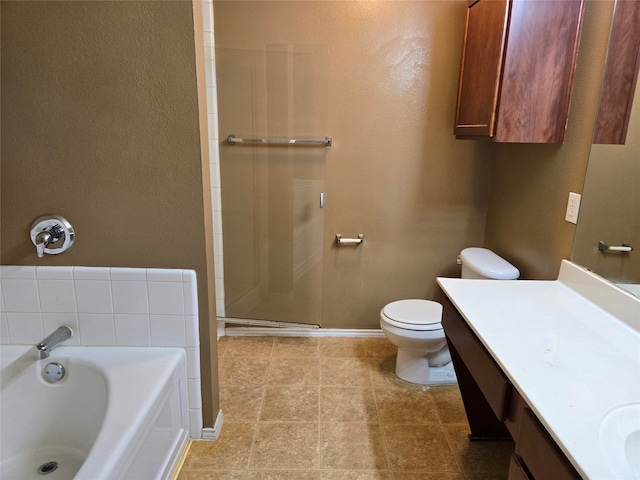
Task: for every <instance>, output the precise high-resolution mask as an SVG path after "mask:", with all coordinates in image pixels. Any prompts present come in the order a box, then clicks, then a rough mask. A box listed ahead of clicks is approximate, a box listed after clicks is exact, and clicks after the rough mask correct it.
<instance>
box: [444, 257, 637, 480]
mask: <svg viewBox="0 0 640 480" xmlns="http://www.w3.org/2000/svg"><path fill="white" fill-rule="evenodd" d="M585 274H586V275H587V276H590V277H594V276H593V274H590V273H588V272H586V271H584V270H583V269H581V267H577V266H575V265H574V264H571V263H570V262H566V261H563V265H562V269H561V273H560V277H559V279H558V280H555V281H527V280H513V281H508V280H507V281H505V280H467V279H455V278H438V283H439V284H440V286H441V287H442V289H443V290H444V292H445V293H446V294H447V296H448V297H449V299H450V300H451V301H452V303H453V304H454V305H455V306H456V308H457V309H458V310H459V312H460V313H461V315H462V316H463V317H464V318H465V320H466V321H467V323H468V324H469V326H470V327H471V329H472V330H473V331H474V332H475V333H476V335H477V336H478V338H479V339H480V340H481V341H482V343H483V344H484V345H485V347H486V348H487V350H488V351H489V352H490V353H491V355H492V356H493V358H494V359H495V361H496V362H497V363H498V364H499V365H500V367H501V368H502V369H503V371H504V372H505V374H506V375H507V377H508V378H509V380H510V381H511V382H512V383H513V385H514V386H515V387H516V388H517V389H518V391H519V392H520V394H521V395H522V396H523V398H524V399H525V400H526V402H527V404H528V405H529V406H530V407H531V409H532V410H533V411H534V412H535V414H536V416H537V417H538V418H539V419H540V421H541V422H542V423H543V425H544V426H545V427H546V429H547V430H548V432H549V433H550V435H551V436H552V437H553V438H554V440H555V441H556V443H557V444H558V446H559V447H560V448H561V449H562V450H563V452H564V453H565V455H566V456H567V458H568V459H569V460H570V461H571V463H572V464H573V465H574V467H575V468H576V470H578V472H579V473H580V474H581V475H582V476H583V477H584V478H585V479H592V480H605V479H613V478H616V476H615V474H614V473H613V471H612V470H611V468H610V466H609V465H608V463H610V462H611V459H610V458H605V455H604V454H603V453H602V451H601V448H600V445H599V427H600V422H601V420H602V418H603V417H604V416H605V415H606V414H607V413H608V412H610V411H611V410H612V409H614V408H615V407H618V406H620V405H624V404H629V403H635V402H640V332H639V331H638V330H636V328H637V323H640V300H639V301H637V302H636V300H637V299H635V298H634V297H632V296H631V295H628V298H626V297H624V298H622V302H620V301H619V300H620V298H617V299H614V300H613V305H614V306H613V308H612V309H611V310H613V311H614V313H615V315H614V314H612V313H610V312H609V311H607V310H605V309H604V308H602V306H601V305H602V303H601V302H600V301H599V300H596V303H593V302H592V301H591V300H590V299H589V300H588V299H587V298H586V297H585V296H583V295H584V294H585V293H586V294H591V291H592V290H593V288H592V287H593V278H588V279H587V282H586V283H584V284H583V282H582V281H581V278H580V277H581V276H582V275H585ZM563 277H565V278H563ZM576 278H577V279H578V280H577V283H576V281H575V279H576ZM590 282H591V283H590ZM585 285H586V286H585ZM596 290H597V289H596ZM614 290H615V292H614V296H615V295H616V292H621V290H617V289H615V288H614ZM578 292H580V293H578ZM601 294H602V291H601V289H600V290H599V291H598V292H597V294H596V296H598V295H601ZM623 295H624V293H623ZM590 298H591V297H590ZM597 303H600V305H598V304H597ZM620 303H622V304H625V308H626V310H625V312H624V314H623V315H622V317H625V316H626V320H627V321H629V322H630V323H632V324H633V323H634V322H636V325H635V327H636V328H633V327H632V326H630V325H629V324H627V323H625V322H624V321H621V319H620V318H621V317H620V316H619V315H618V313H619V311H616V310H615V309H616V308H617V307H616V305H620ZM605 306H606V305H605ZM629 421H630V422H631V421H637V420H635V419H629Z"/></svg>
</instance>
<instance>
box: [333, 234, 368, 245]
mask: <svg viewBox="0 0 640 480" xmlns="http://www.w3.org/2000/svg"><path fill="white" fill-rule="evenodd" d="M362 242H364V233H360V234H358V238H342V235H340V234H339V233H336V243H337V244H338V245H355V246H358V245H360V244H361V243H362Z"/></svg>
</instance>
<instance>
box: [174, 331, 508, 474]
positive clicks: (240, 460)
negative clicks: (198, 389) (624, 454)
mask: <svg viewBox="0 0 640 480" xmlns="http://www.w3.org/2000/svg"><path fill="white" fill-rule="evenodd" d="M218 350H219V359H220V362H219V365H220V403H221V408H222V411H223V413H224V424H223V427H222V433H221V435H220V438H219V439H218V440H217V441H215V442H204V441H198V442H194V443H193V445H192V446H191V449H190V451H189V454H188V456H187V458H186V460H185V463H184V465H183V467H182V470H181V472H180V474H179V477H178V479H179V480H204V479H207V480H289V479H290V480H499V479H506V478H507V467H508V463H509V456H510V455H511V453H512V452H513V444H512V443H509V442H497V443H496V442H469V440H468V437H467V435H468V433H469V426H468V424H467V421H466V417H465V413H464V408H463V406H462V400H461V398H460V392H459V390H458V388H457V386H442V387H431V388H427V387H421V386H417V385H413V384H410V383H407V382H404V381H402V380H400V379H399V378H397V377H396V376H395V374H394V368H395V354H396V350H395V347H394V346H393V345H392V344H390V343H389V342H388V341H387V340H386V339H384V338H366V339H363V338H322V337H321V338H293V337H223V338H221V339H220V341H219V342H218Z"/></svg>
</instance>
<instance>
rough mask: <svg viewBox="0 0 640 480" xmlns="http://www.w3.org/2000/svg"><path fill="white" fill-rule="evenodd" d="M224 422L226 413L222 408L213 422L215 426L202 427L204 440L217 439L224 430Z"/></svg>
mask: <svg viewBox="0 0 640 480" xmlns="http://www.w3.org/2000/svg"><path fill="white" fill-rule="evenodd" d="M223 422H224V414H223V413H222V410H219V411H218V416H217V417H216V421H215V423H214V424H213V428H211V427H205V428H203V429H202V440H217V439H218V437H219V436H220V432H221V431H222V423H223Z"/></svg>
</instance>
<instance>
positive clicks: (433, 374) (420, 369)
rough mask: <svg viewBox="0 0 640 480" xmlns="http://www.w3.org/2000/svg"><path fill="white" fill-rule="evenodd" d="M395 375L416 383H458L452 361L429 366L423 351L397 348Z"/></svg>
mask: <svg viewBox="0 0 640 480" xmlns="http://www.w3.org/2000/svg"><path fill="white" fill-rule="evenodd" d="M396 375H397V376H398V377H399V378H401V379H402V380H405V381H407V382H410V383H416V384H418V385H453V384H456V383H458V379H457V378H456V372H455V371H454V369H453V362H449V363H447V364H446V365H444V366H442V367H430V366H429V360H428V359H427V356H426V355H425V353H424V352H422V351H419V350H409V349H399V350H398V355H397V357H396Z"/></svg>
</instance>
